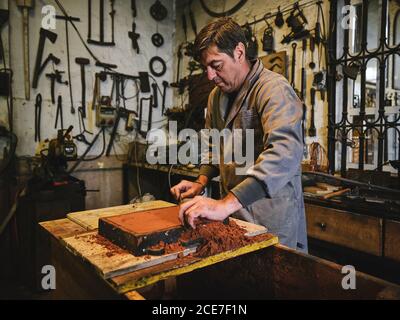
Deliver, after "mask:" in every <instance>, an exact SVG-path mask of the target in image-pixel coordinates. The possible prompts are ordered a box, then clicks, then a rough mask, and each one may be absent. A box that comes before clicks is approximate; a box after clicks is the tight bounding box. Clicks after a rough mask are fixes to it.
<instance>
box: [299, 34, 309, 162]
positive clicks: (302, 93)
mask: <svg viewBox="0 0 400 320" xmlns="http://www.w3.org/2000/svg"><path fill="white" fill-rule="evenodd" d="M306 49H307V40H306V39H303V41H302V51H303V54H302V58H301V91H300V98H301V100H302V102H303V121H302V129H303V147H304V150H303V155H304V157H305V158H307V156H308V149H307V145H306V139H305V137H306V121H307V120H306V119H307V118H306V114H307V106H306V87H307V83H306V82H307V78H306V68H305V65H306Z"/></svg>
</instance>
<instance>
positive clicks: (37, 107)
mask: <svg viewBox="0 0 400 320" xmlns="http://www.w3.org/2000/svg"><path fill="white" fill-rule="evenodd" d="M41 114H42V95H41V94H40V93H38V94H37V95H36V102H35V142H36V141H38V142H39V141H40V118H41Z"/></svg>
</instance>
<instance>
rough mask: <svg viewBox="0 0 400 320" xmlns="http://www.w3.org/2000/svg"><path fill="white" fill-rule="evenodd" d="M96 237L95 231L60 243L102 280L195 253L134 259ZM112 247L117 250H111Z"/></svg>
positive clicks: (192, 249)
mask: <svg viewBox="0 0 400 320" xmlns="http://www.w3.org/2000/svg"><path fill="white" fill-rule="evenodd" d="M97 236H98V234H97V231H90V232H87V233H85V234H81V235H78V236H73V237H69V238H64V239H63V240H62V241H63V243H64V245H65V246H66V247H67V249H68V250H70V251H71V252H73V253H74V254H75V255H78V256H80V257H82V258H83V259H84V260H86V261H87V262H89V263H90V264H91V265H92V266H93V267H94V268H95V269H96V271H97V272H98V274H99V275H100V276H101V277H103V278H104V279H107V278H110V277H114V276H117V275H120V274H124V273H126V272H131V271H134V270H139V269H143V268H148V267H151V266H153V265H156V264H160V263H163V262H166V261H169V260H174V259H176V258H177V257H178V255H179V254H181V255H183V256H185V255H188V254H189V253H192V252H194V251H195V249H194V248H188V249H186V250H184V251H182V252H177V253H170V254H165V255H162V256H148V255H147V256H140V257H136V256H134V255H133V254H131V253H129V252H128V251H126V250H123V249H121V248H118V247H116V246H115V245H113V244H112V243H111V242H110V241H108V240H107V239H105V238H103V241H104V242H103V243H104V244H100V243H97V242H96V241H95V239H96V237H97ZM113 247H116V248H118V249H117V250H113V249H111V248H113Z"/></svg>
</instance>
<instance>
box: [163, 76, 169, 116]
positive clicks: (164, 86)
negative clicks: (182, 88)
mask: <svg viewBox="0 0 400 320" xmlns="http://www.w3.org/2000/svg"><path fill="white" fill-rule="evenodd" d="M162 85H163V96H162V109H161V114H162V115H163V114H164V112H165V97H166V95H167V88H168V81H165V80H164V81H163V82H162Z"/></svg>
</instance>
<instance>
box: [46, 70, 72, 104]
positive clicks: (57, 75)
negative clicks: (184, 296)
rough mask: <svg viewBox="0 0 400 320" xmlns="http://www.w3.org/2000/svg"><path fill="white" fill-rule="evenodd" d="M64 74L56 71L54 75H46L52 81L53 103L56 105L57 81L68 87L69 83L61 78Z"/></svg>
mask: <svg viewBox="0 0 400 320" xmlns="http://www.w3.org/2000/svg"><path fill="white" fill-rule="evenodd" d="M62 73H64V72H63V71H59V70H55V71H54V73H46V77H47V78H49V79H50V84H51V85H50V92H51V103H52V104H54V103H55V102H56V101H55V91H54V90H55V83H56V81H57V82H58V83H61V84H65V85H68V81H62V79H61V77H62V75H61V74H62Z"/></svg>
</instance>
